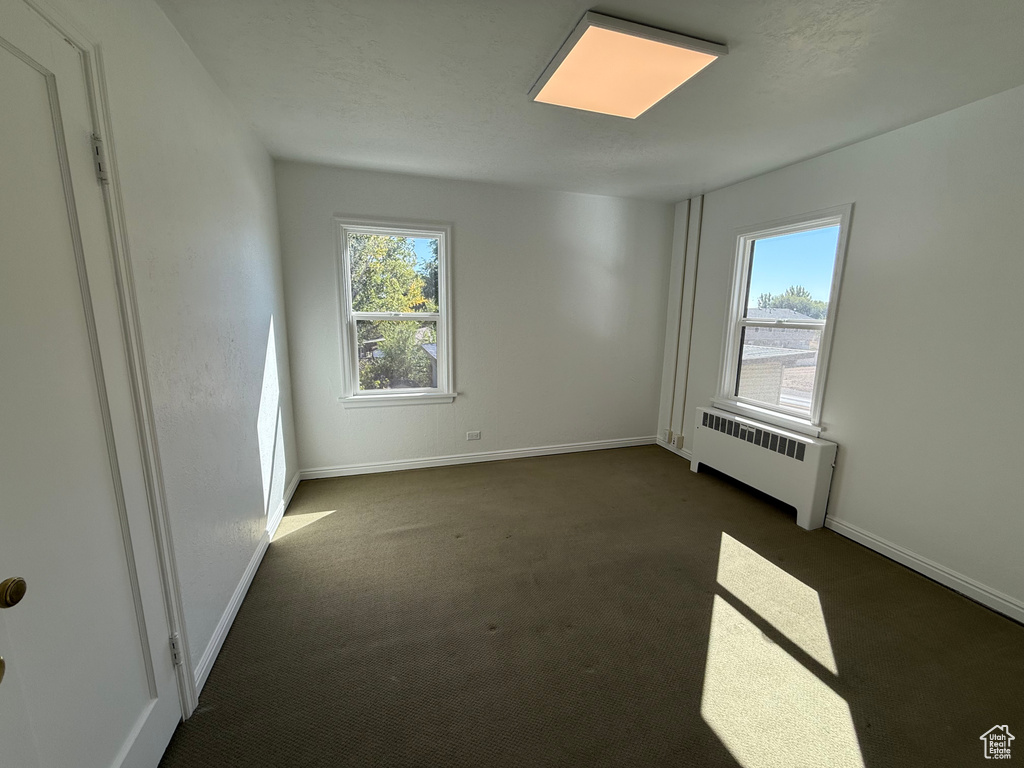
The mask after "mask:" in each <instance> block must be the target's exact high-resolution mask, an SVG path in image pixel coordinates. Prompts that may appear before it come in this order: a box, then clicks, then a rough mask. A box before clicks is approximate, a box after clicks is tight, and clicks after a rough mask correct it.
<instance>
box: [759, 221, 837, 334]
mask: <svg viewBox="0 0 1024 768" xmlns="http://www.w3.org/2000/svg"><path fill="white" fill-rule="evenodd" d="M838 240H839V227H838V225H837V226H834V227H823V228H821V229H811V230H808V231H806V232H795V233H793V234H790V235H779V236H777V237H762V238H758V239H757V240H755V241H754V243H753V250H752V255H751V264H750V282H749V283H748V285H747V301H746V305H745V307H746V315H745V316H746V317H749V318H774V319H780V320H797V321H800V320H807V319H814V320H821V321H824V319H825V316H826V315H827V314H828V300H829V296H830V294H831V291H832V269H833V267H834V266H835V261H836V244H837V243H838Z"/></svg>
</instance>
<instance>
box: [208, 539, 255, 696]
mask: <svg viewBox="0 0 1024 768" xmlns="http://www.w3.org/2000/svg"><path fill="white" fill-rule="evenodd" d="M269 545H270V534H269V533H267V532H264V533H263V536H262V537H261V538H260V543H259V544H258V545H257V546H256V551H255V552H253V554H252V559H251V560H250V561H249V565H248V566H246V569H245V573H243V574H242V580H241V581H239V582H238V586H237V587H235V593H234V594H233V595H232V596H231V600H230V601H229V602H228V607H227V608H225V609H224V613H223V614H222V615H221V617H220V621H218V622H217V628H216V629H214V630H213V637H211V638H210V642H209V644H208V645H207V646H206V650H205V651H203V655H202V657H201V658H200V659H199V663H198V664H196V669H195V679H196V696H197V697H198V696H199V693H200V691H202V690H203V686H204V685H206V678H208V677H209V676H210V670H211V669H213V662H214V661H216V660H217V654H219V653H220V649H221V647H222V646H223V645H224V639H225V638H226V637H227V636H228V630H229V629H231V625H232V624H233V623H234V621H235V616H237V615H238V609H239V608H240V607H241V606H242V601H243V600H244V599H245V594H246V593H247V592H248V591H249V585H250V584H252V579H253V576H255V575H256V569H257V568H259V567H260V563H261V562H262V561H263V555H265V554H266V552H267V547H268V546H269Z"/></svg>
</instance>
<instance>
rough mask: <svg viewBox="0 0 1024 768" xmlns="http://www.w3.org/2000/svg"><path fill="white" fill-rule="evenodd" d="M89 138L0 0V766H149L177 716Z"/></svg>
mask: <svg viewBox="0 0 1024 768" xmlns="http://www.w3.org/2000/svg"><path fill="white" fill-rule="evenodd" d="M92 131H93V125H92V118H91V112H90V108H89V102H88V91H87V88H86V80H85V70H84V68H83V61H82V59H81V54H80V51H79V50H78V49H76V48H75V47H73V46H72V45H71V44H70V43H69V42H68V41H66V40H65V39H64V38H63V37H62V36H61V34H60V33H59V32H57V31H56V30H55V29H53V28H52V27H51V26H49V25H48V24H47V23H46V22H45V21H44V20H43V19H42V18H41V17H40V16H38V15H37V14H36V13H35V12H34V11H32V10H31V9H30V8H28V7H27V6H26V5H25V4H24V3H23V2H21V0H0V393H2V397H0V582H2V581H3V580H4V579H7V578H9V577H21V578H23V579H25V581H26V583H27V591H26V593H25V596H24V599H22V600H21V601H20V602H18V603H17V604H16V605H14V606H13V607H8V608H6V609H4V610H2V611H0V656H2V657H3V658H4V661H5V665H6V676H5V679H4V680H2V681H0V766H4V768H8V767H10V768H22V767H23V766H24V767H25V768H36V766H40V768H108V767H111V766H122V765H123V766H155V765H156V762H157V761H158V760H159V756H160V754H161V753H162V751H163V748H164V747H165V746H166V744H167V741H168V740H169V738H170V735H171V733H172V732H173V730H174V728H175V726H176V724H177V722H178V720H179V718H180V705H179V699H178V695H177V689H176V681H175V670H174V666H173V661H172V659H171V653H170V649H169V647H168V629H167V627H168V619H167V614H166V611H165V608H164V599H163V593H162V591H161V582H160V572H159V569H158V565H157V549H156V543H155V541H154V534H153V525H152V520H151V517H150V512H149V506H148V502H147V495H146V486H145V481H144V474H143V464H142V456H141V453H140V448H139V437H138V431H137V427H136V421H135V414H134V410H133V399H132V390H131V387H130V384H131V380H130V378H129V373H128V370H129V369H128V362H127V359H126V352H125V346H124V343H123V335H122V326H121V318H120V313H119V301H118V292H117V283H116V273H115V270H114V265H113V262H112V255H111V250H110V243H109V239H108V229H107V220H106V209H105V208H104V201H103V194H102V188H101V186H100V185H99V184H98V182H97V179H96V174H95V170H94V167H93V163H92V146H91V135H92ZM129 533H130V535H129Z"/></svg>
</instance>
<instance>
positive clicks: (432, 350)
mask: <svg viewBox="0 0 1024 768" xmlns="http://www.w3.org/2000/svg"><path fill="white" fill-rule="evenodd" d="M420 346H421V347H423V351H424V352H426V353H427V354H428V355H430V356H431V357H432V358H433V359H434V360H437V344H435V343H433V342H431V343H429V344H420Z"/></svg>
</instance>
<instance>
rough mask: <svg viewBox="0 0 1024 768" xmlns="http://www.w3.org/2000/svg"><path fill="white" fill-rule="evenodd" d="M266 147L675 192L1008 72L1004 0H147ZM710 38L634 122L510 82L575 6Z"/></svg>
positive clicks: (972, 96)
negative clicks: (531, 96) (548, 101)
mask: <svg viewBox="0 0 1024 768" xmlns="http://www.w3.org/2000/svg"><path fill="white" fill-rule="evenodd" d="M159 2H160V4H161V6H162V7H163V8H164V10H165V11H166V12H167V14H168V16H169V17H170V18H171V20H172V21H173V22H174V24H175V25H176V26H177V27H178V29H179V30H180V31H181V34H182V35H183V36H184V38H185V40H186V41H188V43H189V45H191V47H192V49H193V50H194V51H195V53H196V55H197V56H198V57H199V59H200V61H202V62H203V64H204V65H205V66H206V68H207V69H208V70H209V71H210V73H211V74H212V75H213V77H214V79H215V80H216V81H217V82H218V83H219V84H220V86H221V87H222V88H223V90H224V91H225V93H226V94H227V95H228V97H229V98H230V99H231V100H232V101H233V102H234V103H235V105H236V106H237V107H238V109H239V110H241V112H242V114H243V115H245V116H246V117H247V118H248V119H249V120H251V121H252V123H253V125H254V126H255V128H256V131H257V132H258V134H259V135H260V137H261V138H262V139H263V141H264V143H265V144H266V146H267V148H268V149H269V150H270V152H271V154H273V155H274V156H275V157H281V158H289V159H296V160H306V161H312V162H319V163H327V164H331V165H341V166H349V167H357V168H368V169H375V170H383V171H397V172H405V173H415V174H426V175H431V176H444V177H452V178H460V179H475V180H481V181H494V182H504V183H512V184H522V185H532V186H542V187H549V188H554V189H563V190H573V191H579V192H592V193H597V194H614V195H625V196H634V197H645V198H653V199H662V200H679V199H682V198H684V197H687V196H689V195H691V194H694V193H698V192H703V191H707V190H711V189H715V188H718V187H721V186H724V185H726V184H729V183H732V182H735V181H739V180H741V179H744V178H749V177H750V176H754V175H756V174H758V173H762V172H764V171H767V170H770V169H773V168H778V167H780V166H783V165H787V164H789V163H793V162H796V161H798V160H802V159H804V158H807V157H811V156H814V155H817V154H820V153H822V152H825V151H828V150H830V149H834V148H836V147H839V146H843V145H845V144H849V143H852V142H854V141H858V140H861V139H864V138H867V137H869V136H874V135H877V134H879V133H883V132H885V131H888V130H891V129H893V128H896V127H899V126H902V125H906V124H908V123H912V122H915V121H917V120H920V119H922V118H925V117H929V116H931V115H935V114H938V113H940V112H944V111H946V110H948V109H952V108H954V107H957V106H960V105H962V104H966V103H968V102H971V101H974V100H976V99H979V98H982V97H984V96H988V95H991V94H993V93H997V92H999V91H1002V90H1006V89H1008V88H1011V87H1014V86H1017V85H1020V84H1022V83H1024V55H1022V53H1021V51H1022V47H1021V31H1022V30H1024V1H1022V0H983V1H982V0H974V1H973V2H972V1H971V0H685V1H683V2H680V0H631V1H628V2H627V1H626V0H623V2H620V3H618V4H617V5H616V4H612V5H608V4H604V5H597V6H593V7H591V6H590V5H588V3H587V2H581V1H578V0H506V1H505V2H500V3H499V2H495V1H494V0H429V1H428V0H159ZM591 9H592V10H596V11H600V12H602V13H607V14H609V15H613V16H620V17H623V18H628V19H631V20H634V21H640V22H643V23H648V24H652V25H656V26H661V27H665V28H668V29H671V30H673V31H678V32H682V33H685V34H689V35H692V36H695V37H702V38H705V39H709V40H713V41H717V42H724V43H726V44H728V45H729V48H730V53H729V55H728V56H725V57H724V58H722V59H720V60H719V61H718V62H716V63H714V64H713V65H712V66H710V67H709V68H708V69H706V70H705V71H704V72H702V73H701V74H699V75H698V76H697V77H696V78H694V79H693V80H692V81H690V82H689V83H687V84H685V85H684V86H683V87H682V88H680V89H679V90H677V91H676V92H675V93H673V94H671V95H670V96H669V97H668V98H667V99H665V100H664V101H663V102H661V103H660V104H658V105H656V106H655V107H653V108H652V109H651V110H650V111H649V112H647V113H646V114H644V115H643V116H642V117H640V118H639V119H638V120H635V121H632V120H626V119H623V118H616V117H609V116H605V115H597V114H591V113H584V112H577V111H574V110H568V109H565V108H562V107H555V106H550V105H545V104H535V103H532V102H530V101H529V100H528V99H527V96H526V94H527V91H529V89H530V86H531V85H533V82H534V81H535V80H536V78H537V77H538V75H540V73H541V71H542V70H543V69H544V67H545V65H546V64H547V63H548V61H549V59H550V58H551V56H552V55H553V54H554V53H555V51H556V50H557V49H558V47H559V45H560V44H561V43H562V41H563V40H564V38H565V37H566V36H567V35H568V34H569V32H570V31H571V30H572V28H573V26H574V25H575V24H576V22H577V21H578V20H579V18H580V17H581V16H582V15H583V13H584V12H585V11H587V10H591Z"/></svg>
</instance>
